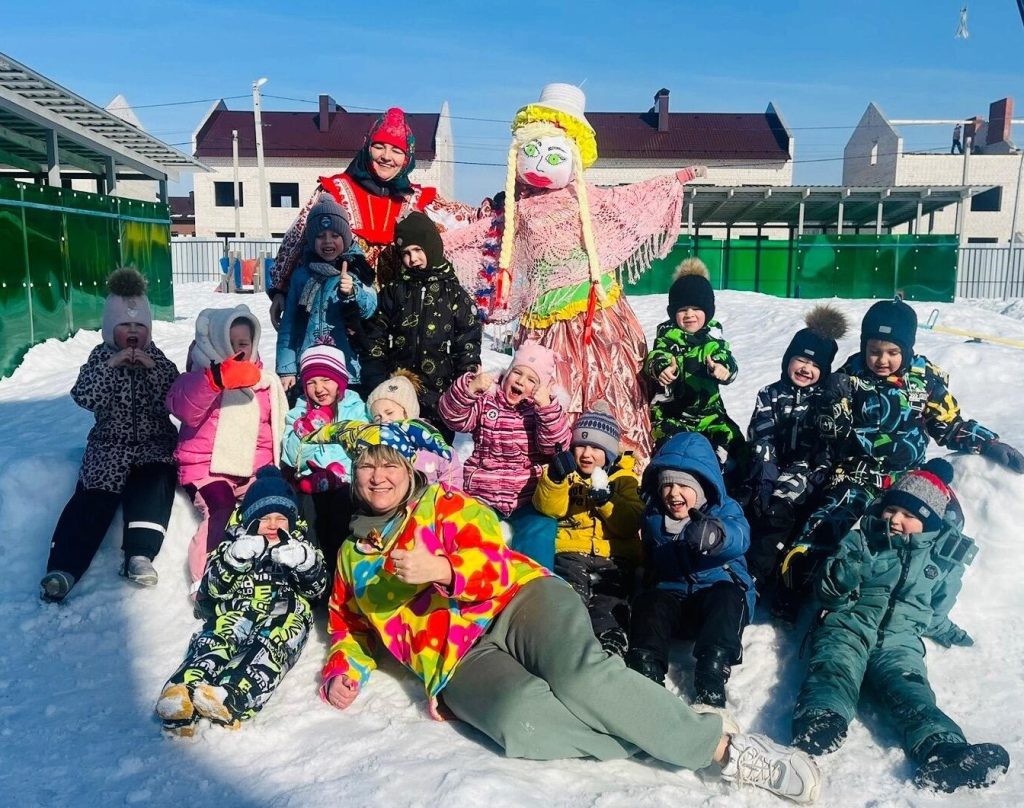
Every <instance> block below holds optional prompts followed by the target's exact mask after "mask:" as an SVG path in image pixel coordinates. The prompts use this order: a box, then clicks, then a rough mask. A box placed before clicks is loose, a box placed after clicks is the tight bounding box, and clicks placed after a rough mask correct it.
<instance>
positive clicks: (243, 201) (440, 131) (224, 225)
mask: <svg viewBox="0 0 1024 808" xmlns="http://www.w3.org/2000/svg"><path fill="white" fill-rule="evenodd" d="M377 117H378V115H377V113H366V112H348V111H347V110H345V109H343V108H342V107H339V106H338V105H337V104H336V103H335V101H334V100H333V99H332V98H330V97H329V96H326V95H321V96H320V108H319V110H318V111H317V112H267V111H264V112H262V114H261V120H262V124H263V153H264V166H265V168H264V176H265V177H266V182H267V184H268V186H269V187H268V189H267V191H268V194H267V198H268V199H269V200H270V208H269V215H268V223H269V230H270V232H269V233H261V232H260V231H261V228H262V224H261V217H260V210H259V198H260V194H259V190H258V187H259V186H258V182H259V174H258V171H257V166H256V134H255V119H254V115H253V112H252V111H251V110H250V111H233V110H229V109H228V108H227V106H226V105H225V104H224V102H223V101H218V102H217V103H216V104H214V105H213V107H212V108H211V109H210V111H209V112H208V113H207V114H206V116H205V117H204V118H203V120H202V121H201V122H200V124H199V127H198V128H197V129H196V131H195V134H194V135H193V137H192V153H193V154H194V155H195V156H196V157H197V159H201V160H202V161H203V163H204V164H205V165H207V166H209V168H210V169H211V171H210V173H206V174H201V175H196V177H195V183H194V190H195V226H196V236H198V237H214V236H218V237H223V236H234V235H235V232H236V222H235V208H234V189H233V181H234V167H233V159H232V140H233V134H232V133H233V132H237V138H238V154H239V157H238V180H239V185H240V192H239V196H240V199H239V208H238V223H237V229H238V231H239V232H240V233H241V234H242V235H244V236H247V237H249V238H259V237H261V236H266V235H269V236H281V235H283V234H284V232H285V231H286V230H287V229H288V227H289V225H291V223H292V222H293V221H294V220H295V215H296V212H297V211H296V210H295V209H296V208H298V207H301V206H302V205H303V204H305V202H306V200H307V199H308V198H309V197H310V195H311V194H312V193H313V191H314V190H315V189H316V186H317V183H318V181H319V178H320V177H321V176H330V175H333V174H338V173H341V172H342V171H344V170H345V168H346V166H348V164H349V162H350V161H351V160H352V158H353V157H354V156H355V155H356V153H357V152H358V151H359V149H360V148H361V147H362V145H363V139H364V138H365V136H366V133H367V131H368V130H369V129H370V127H371V126H372V124H373V122H374V121H375V120H376V119H377ZM406 121H407V122H408V123H409V126H410V127H411V128H412V130H413V134H414V135H415V137H416V168H415V169H414V170H413V172H412V175H411V179H412V181H413V182H414V183H417V184H420V185H427V186H433V187H435V188H437V189H438V192H439V193H440V194H441V196H444V197H446V198H448V199H452V198H453V188H454V162H453V161H454V142H453V139H452V130H451V120H450V118H449V114H448V104H447V102H445V103H444V104H442V105H441V111H440V113H406ZM200 155H202V156H201V157H200Z"/></svg>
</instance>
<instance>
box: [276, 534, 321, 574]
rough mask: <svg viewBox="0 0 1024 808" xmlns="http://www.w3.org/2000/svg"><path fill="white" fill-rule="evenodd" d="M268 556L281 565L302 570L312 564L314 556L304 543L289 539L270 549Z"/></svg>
mask: <svg viewBox="0 0 1024 808" xmlns="http://www.w3.org/2000/svg"><path fill="white" fill-rule="evenodd" d="M270 557H271V558H272V559H273V560H274V563H275V564H280V565H281V566H282V567H291V568H292V569H294V570H298V571H299V572H303V571H305V570H308V569H309V568H310V567H312V566H313V561H314V560H315V559H316V556H314V555H313V553H311V552H310V551H309V548H308V547H306V545H305V544H303V543H301V542H297V541H290V542H288V543H287V544H279V545H277V546H276V547H275V548H274V549H273V550H271V551H270Z"/></svg>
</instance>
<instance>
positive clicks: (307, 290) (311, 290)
mask: <svg viewBox="0 0 1024 808" xmlns="http://www.w3.org/2000/svg"><path fill="white" fill-rule="evenodd" d="M306 266H307V267H308V268H309V280H308V281H306V285H305V286H304V287H303V289H302V294H301V295H300V296H299V305H300V306H302V307H303V308H305V310H306V311H308V312H309V313H310V314H312V313H313V306H314V305H315V304H316V299H317V297H318V296H319V295H320V290H321V289H322V288H323V286H324V282H325V281H326V280H327V279H328V278H336V277H338V276H339V275H340V274H341V270H340V269H338V267H336V266H334V264H328V263H327V262H325V261H310V262H309V263H308V264H306Z"/></svg>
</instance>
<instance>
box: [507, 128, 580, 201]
mask: <svg viewBox="0 0 1024 808" xmlns="http://www.w3.org/2000/svg"><path fill="white" fill-rule="evenodd" d="M573 168H574V165H573V157H572V149H571V148H570V147H569V141H568V139H567V138H566V137H564V136H563V135H553V136H549V137H538V138H533V139H531V140H528V141H526V143H524V144H523V145H522V146H520V147H519V154H518V155H517V156H516V174H517V175H518V177H519V179H520V180H521V181H522V182H524V183H526V184H527V185H532V186H533V187H534V188H548V189H556V188H565V186H567V185H568V184H569V183H570V182H571V181H572V175H573Z"/></svg>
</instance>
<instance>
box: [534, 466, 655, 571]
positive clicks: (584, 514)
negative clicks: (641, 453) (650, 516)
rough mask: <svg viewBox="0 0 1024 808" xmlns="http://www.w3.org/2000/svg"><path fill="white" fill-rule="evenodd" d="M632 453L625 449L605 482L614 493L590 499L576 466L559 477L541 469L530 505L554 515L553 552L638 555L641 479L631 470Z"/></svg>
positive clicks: (586, 483) (637, 557)
mask: <svg viewBox="0 0 1024 808" xmlns="http://www.w3.org/2000/svg"><path fill="white" fill-rule="evenodd" d="M633 465H634V460H633V457H632V455H623V456H622V457H621V458H620V459H619V463H618V465H617V466H615V467H614V468H613V469H612V472H611V474H610V475H609V477H608V482H609V484H610V485H611V489H612V498H611V499H610V500H608V502H606V503H605V504H604V505H594V504H593V503H592V502H591V501H590V500H589V498H588V497H587V492H588V491H589V490H590V481H589V478H586V477H583V476H581V475H580V473H579V472H576V471H574V472H573V473H572V474H570V475H569V476H568V477H567V478H566V479H565V480H563V481H562V482H560V483H556V482H552V480H551V478H550V477H549V476H548V475H547V474H546V473H545V474H542V475H541V476H540V479H539V480H538V481H537V489H536V491H534V494H533V507H534V508H536V509H537V510H538V511H540V512H541V513H542V514H544V515H545V516H553V517H554V518H555V519H557V520H558V536H557V538H556V539H555V552H556V553H584V554H585V555H597V556H602V557H603V558H609V557H611V556H615V557H616V558H628V559H631V560H633V561H636V562H639V561H640V560H641V546H640V517H641V515H642V514H643V510H644V506H643V503H642V502H641V501H640V480H638V479H637V477H636V475H635V474H634V473H633Z"/></svg>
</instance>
